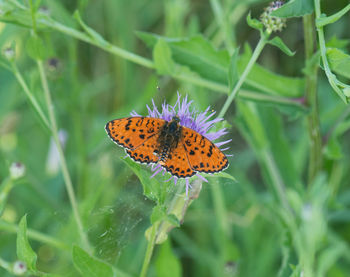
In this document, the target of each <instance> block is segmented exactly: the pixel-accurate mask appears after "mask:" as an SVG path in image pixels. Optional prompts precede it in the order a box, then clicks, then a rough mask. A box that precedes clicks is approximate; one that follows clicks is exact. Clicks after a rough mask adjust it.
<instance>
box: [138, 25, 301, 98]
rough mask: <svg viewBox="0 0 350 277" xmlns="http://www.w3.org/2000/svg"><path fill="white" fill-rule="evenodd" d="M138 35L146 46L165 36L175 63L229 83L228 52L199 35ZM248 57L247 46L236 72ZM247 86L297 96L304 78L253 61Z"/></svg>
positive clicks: (249, 53) (241, 68)
mask: <svg viewBox="0 0 350 277" xmlns="http://www.w3.org/2000/svg"><path fill="white" fill-rule="evenodd" d="M137 35H138V36H139V37H140V38H141V39H142V40H143V41H144V42H145V43H146V44H147V45H148V46H149V47H154V46H155V44H156V43H157V41H158V39H160V38H162V39H164V40H165V41H166V42H167V43H168V45H169V46H170V48H171V52H172V58H173V60H174V61H175V62H176V63H177V64H181V65H184V66H187V67H189V68H190V69H191V70H192V71H194V72H196V73H197V74H199V75H200V76H202V77H203V78H205V79H207V80H212V81H215V82H220V83H223V84H226V85H228V78H227V76H228V71H229V67H230V56H229V54H228V52H227V51H223V50H221V51H218V50H216V49H215V48H214V47H213V46H212V45H211V44H210V42H208V41H207V40H206V39H204V38H203V37H202V36H195V37H191V38H183V39H179V38H176V39H174V38H166V37H160V36H158V35H155V34H150V33H143V32H138V33H137ZM250 58H251V50H250V48H249V46H248V45H246V46H245V52H244V54H243V55H241V56H239V57H238V62H237V70H238V73H239V74H242V72H243V71H244V69H245V67H246V66H247V64H248V62H249V59H250ZM247 86H250V87H254V88H255V89H258V90H260V91H263V92H266V93H269V94H274V95H283V96H289V97H299V96H301V95H302V94H303V92H304V79H302V78H291V77H286V76H281V75H278V74H275V73H273V72H271V71H269V70H267V69H266V68H264V67H262V66H260V65H258V64H255V65H254V66H253V68H252V70H251V72H250V74H249V75H248V77H247V79H246V81H245V84H244V87H247Z"/></svg>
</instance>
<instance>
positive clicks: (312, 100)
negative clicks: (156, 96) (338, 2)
mask: <svg viewBox="0 0 350 277" xmlns="http://www.w3.org/2000/svg"><path fill="white" fill-rule="evenodd" d="M314 22H315V21H314V18H313V15H305V16H304V17H303V24H304V40H305V57H306V61H310V60H311V59H312V57H313V55H314V54H315V48H316V41H315V36H316V34H315V23H314ZM317 69H318V65H316V64H315V65H313V66H312V68H311V69H310V72H309V73H308V74H307V75H306V76H305V98H306V105H307V106H308V107H310V113H309V114H308V116H307V121H308V132H309V139H310V157H309V169H308V171H309V172H308V184H311V183H312V181H313V180H314V179H315V177H316V176H317V174H318V173H319V172H320V170H321V168H322V138H321V132H320V122H319V111H318V101H317Z"/></svg>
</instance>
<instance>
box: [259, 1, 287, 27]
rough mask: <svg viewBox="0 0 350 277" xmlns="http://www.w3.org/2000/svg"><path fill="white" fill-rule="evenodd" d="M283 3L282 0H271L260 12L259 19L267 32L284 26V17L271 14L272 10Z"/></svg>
mask: <svg viewBox="0 0 350 277" xmlns="http://www.w3.org/2000/svg"><path fill="white" fill-rule="evenodd" d="M283 4H284V2H283V1H274V2H271V3H270V5H269V6H268V7H266V8H265V11H264V12H263V13H262V14H261V16H260V20H261V22H262V23H263V24H264V26H265V28H266V31H267V32H268V33H272V32H277V31H282V29H283V28H284V27H286V22H287V20H286V19H285V18H280V17H276V16H272V15H271V13H272V12H273V11H274V10H277V9H278V8H280V7H281V6H282V5H283Z"/></svg>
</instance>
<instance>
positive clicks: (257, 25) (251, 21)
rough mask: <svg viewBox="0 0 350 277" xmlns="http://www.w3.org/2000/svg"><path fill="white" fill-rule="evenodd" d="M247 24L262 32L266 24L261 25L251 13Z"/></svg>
mask: <svg viewBox="0 0 350 277" xmlns="http://www.w3.org/2000/svg"><path fill="white" fill-rule="evenodd" d="M246 20H247V24H248V25H249V26H250V27H252V28H253V29H257V30H259V31H262V30H263V28H264V24H262V23H261V21H259V20H257V19H255V18H252V17H251V16H250V12H249V13H248V15H247V19H246Z"/></svg>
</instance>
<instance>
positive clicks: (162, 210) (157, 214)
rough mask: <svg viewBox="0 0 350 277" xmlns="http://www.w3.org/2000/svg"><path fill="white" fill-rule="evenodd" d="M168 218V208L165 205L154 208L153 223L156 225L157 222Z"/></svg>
mask: <svg viewBox="0 0 350 277" xmlns="http://www.w3.org/2000/svg"><path fill="white" fill-rule="evenodd" d="M165 217H166V207H165V206H163V205H157V206H154V207H153V210H152V214H151V223H152V224H154V223H156V222H157V221H160V220H163V219H164V218H165Z"/></svg>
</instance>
